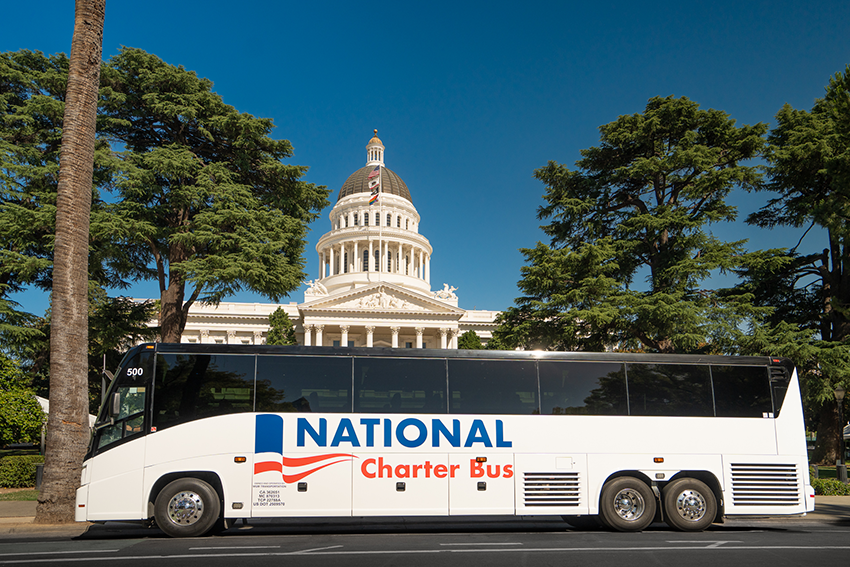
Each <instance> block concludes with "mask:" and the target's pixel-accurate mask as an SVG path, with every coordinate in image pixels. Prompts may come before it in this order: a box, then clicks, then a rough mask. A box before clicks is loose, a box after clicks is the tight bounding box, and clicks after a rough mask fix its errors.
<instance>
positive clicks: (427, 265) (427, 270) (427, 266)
mask: <svg viewBox="0 0 850 567" xmlns="http://www.w3.org/2000/svg"><path fill="white" fill-rule="evenodd" d="M425 282H426V283H427V284H428V285H431V255H430V254H426V255H425Z"/></svg>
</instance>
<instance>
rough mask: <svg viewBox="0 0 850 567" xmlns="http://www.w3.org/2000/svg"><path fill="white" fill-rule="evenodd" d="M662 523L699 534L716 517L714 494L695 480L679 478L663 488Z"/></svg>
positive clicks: (703, 484)
mask: <svg viewBox="0 0 850 567" xmlns="http://www.w3.org/2000/svg"><path fill="white" fill-rule="evenodd" d="M662 500H663V502H664V521H665V522H667V525H668V526H670V527H671V528H673V529H676V530H680V531H683V532H701V531H703V530H704V529H706V528H707V527H708V526H710V525H711V524H712V522H714V518H715V517H716V516H717V499H716V498H715V497H714V492H713V491H712V490H711V489H710V488H709V487H708V486H707V485H706V484H705V483H704V482H702V481H700V480H697V479H695V478H679V479H676V480H674V481H673V482H671V483H670V484H668V485H667V486H665V487H664V490H663V492H662Z"/></svg>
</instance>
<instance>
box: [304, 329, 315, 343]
mask: <svg viewBox="0 0 850 567" xmlns="http://www.w3.org/2000/svg"><path fill="white" fill-rule="evenodd" d="M312 332H313V325H304V346H313V337H312V335H311V333H312Z"/></svg>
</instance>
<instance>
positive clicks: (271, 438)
mask: <svg viewBox="0 0 850 567" xmlns="http://www.w3.org/2000/svg"><path fill="white" fill-rule="evenodd" d="M254 435H255V436H254V452H255V453H280V454H281V455H282V454H283V418H282V417H280V416H279V415H273V414H262V415H258V416H257V421H256V430H255V433H254Z"/></svg>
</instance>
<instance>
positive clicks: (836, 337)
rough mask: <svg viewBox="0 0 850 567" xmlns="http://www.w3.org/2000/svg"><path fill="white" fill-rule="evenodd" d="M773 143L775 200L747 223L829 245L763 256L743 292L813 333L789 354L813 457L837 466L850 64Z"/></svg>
mask: <svg viewBox="0 0 850 567" xmlns="http://www.w3.org/2000/svg"><path fill="white" fill-rule="evenodd" d="M768 143H769V147H768V152H767V156H766V157H767V161H768V166H767V168H766V173H767V179H768V182H767V183H765V184H764V185H763V187H761V189H763V190H767V191H770V192H772V194H773V195H774V196H773V197H771V198H770V200H769V201H768V203H767V205H765V206H764V207H763V208H762V209H761V210H759V211H758V212H756V213H753V214H752V215H750V217H749V218H748V222H749V223H750V224H752V225H755V226H758V227H761V228H767V229H772V228H776V227H794V228H799V229H801V230H803V234H804V235H805V234H808V233H809V231H810V230H811V229H812V228H814V227H820V228H822V229H824V232H825V233H826V236H827V239H826V240H827V242H826V247H825V248H824V249H823V251H822V252H820V253H814V254H801V253H799V252H798V251H797V247H795V248H793V249H791V250H788V251H785V250H780V251H764V252H761V253H760V254H761V262H759V263H758V265H751V266H749V267H748V269H746V270H743V271H741V273H740V275H741V276H742V278H743V283H742V284H741V286H739V288H740V289H745V290H746V291H748V292H751V293H753V295H754V297H755V298H756V303H757V304H759V305H764V306H769V307H771V308H772V309H773V312H772V315H771V317H770V319H769V320H768V322H769V324H770V325H774V326H780V325H786V326H787V325H788V324H789V323H793V324H796V325H797V326H798V327H799V328H800V329H803V330H807V331H808V333H807V335H806V337H805V338H804V339H803V340H801V341H799V342H798V343H797V344H796V345H795V344H793V343H790V344H785V347H786V348H791V349H792V350H794V349H796V352H792V353H791V355H790V356H792V358H794V359H795V362H796V363H797V365H798V368H799V369H800V370H801V378H802V380H803V393H804V396H805V398H806V402H807V406H808V407H810V408H812V409H813V410H814V411H815V412H816V415H815V421H816V424H817V428H818V445H817V449H816V452H815V454H814V456H813V458H814V459H815V461H821V462H834V460H835V458H836V457H837V456H838V454H837V452H838V449H837V447H838V445H839V441H840V432H841V427H840V425H842V424H838V412H837V405H836V403H835V398H834V394H833V391H834V389H835V387H837V386H838V385H843V386H844V387H845V388H848V389H850V354H848V353H850V348H848V347H850V272H848V266H850V222H848V220H850V65H848V66H847V67H846V68H845V70H844V72H843V73H837V74H836V75H835V76H833V77H832V78H831V79H830V81H829V85H828V86H827V87H826V92H825V95H824V97H823V98H821V99H818V100H816V101H815V102H814V105H813V107H812V109H811V111H806V110H797V109H794V108H792V107H791V106H790V105H787V104H786V105H785V106H783V107H782V109H780V111H779V112H778V113H777V115H776V127H775V128H773V129H772V130H771V132H770V135H769V136H768ZM774 342H775V343H776V344H777V346H779V347H780V348H781V347H782V346H783V343H782V342H781V341H774Z"/></svg>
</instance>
